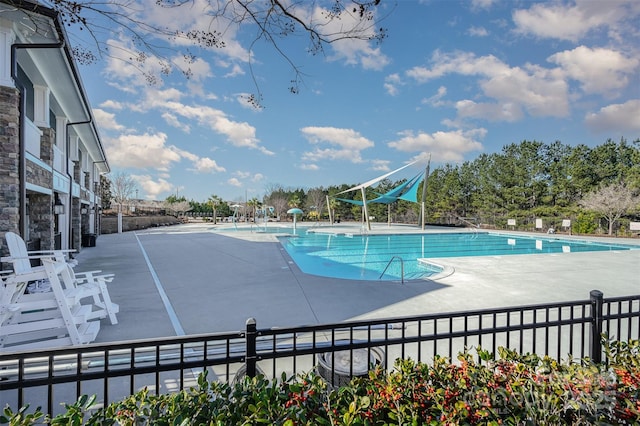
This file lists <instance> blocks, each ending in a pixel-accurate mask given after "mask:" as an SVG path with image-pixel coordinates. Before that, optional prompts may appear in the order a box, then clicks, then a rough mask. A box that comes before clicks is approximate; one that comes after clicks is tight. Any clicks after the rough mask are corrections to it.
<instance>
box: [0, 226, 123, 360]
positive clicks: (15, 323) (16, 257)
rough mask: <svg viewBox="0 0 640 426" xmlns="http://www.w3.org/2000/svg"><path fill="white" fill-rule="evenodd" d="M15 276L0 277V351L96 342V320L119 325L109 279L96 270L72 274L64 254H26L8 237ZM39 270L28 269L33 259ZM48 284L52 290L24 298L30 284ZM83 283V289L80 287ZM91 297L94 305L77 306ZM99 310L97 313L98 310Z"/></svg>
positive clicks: (15, 238)
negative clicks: (102, 319) (111, 296)
mask: <svg viewBox="0 0 640 426" xmlns="http://www.w3.org/2000/svg"><path fill="white" fill-rule="evenodd" d="M6 239H7V243H8V246H9V251H10V253H11V256H9V257H5V258H2V259H1V260H2V261H3V262H10V263H11V264H12V266H13V268H14V271H13V272H12V273H10V274H7V273H4V274H2V275H1V277H2V279H3V280H2V288H1V292H0V350H1V349H2V348H4V349H8V350H13V349H15V350H18V349H20V350H22V349H33V348H42V347H52V346H67V345H80V344H85V343H90V342H92V341H93V340H95V338H96V336H97V334H98V331H99V330H100V321H91V320H93V319H97V318H105V317H107V316H109V319H110V320H111V322H112V323H113V324H115V323H117V319H116V317H115V314H116V313H117V312H118V305H116V304H114V303H112V302H111V299H110V297H109V292H108V290H107V288H106V282H107V281H110V280H111V279H113V275H96V274H97V272H99V271H92V272H89V273H85V274H77V275H78V277H76V274H74V271H73V269H72V268H71V266H70V265H69V264H68V263H67V262H66V261H65V259H64V252H62V251H59V252H36V254H35V255H34V252H27V250H26V244H24V241H23V240H22V238H20V237H19V236H18V235H16V234H13V233H7V235H6ZM34 258H36V259H39V260H40V261H41V262H42V265H41V266H35V267H32V266H31V262H30V260H31V259H34ZM44 279H46V280H48V282H49V284H50V286H51V291H50V292H43V293H31V294H27V293H25V288H26V286H27V283H28V282H29V281H34V280H44ZM80 282H83V283H84V284H79V283H80ZM87 297H91V298H92V300H93V303H89V304H82V303H81V301H82V300H83V299H85V298H87ZM96 308H97V309H96Z"/></svg>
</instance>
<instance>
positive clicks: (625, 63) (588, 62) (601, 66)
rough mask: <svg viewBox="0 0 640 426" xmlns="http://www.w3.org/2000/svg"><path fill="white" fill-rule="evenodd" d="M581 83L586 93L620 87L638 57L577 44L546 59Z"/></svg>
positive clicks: (605, 92)
mask: <svg viewBox="0 0 640 426" xmlns="http://www.w3.org/2000/svg"><path fill="white" fill-rule="evenodd" d="M547 60H548V61H549V62H553V63H555V64H558V65H560V66H561V67H562V69H563V71H564V72H565V73H566V74H567V76H569V77H570V78H572V79H574V80H578V81H579V82H580V83H581V87H582V90H583V91H585V92H586V93H602V94H607V93H609V92H612V91H617V90H620V89H622V88H624V87H626V86H627V85H628V83H629V79H628V76H630V75H632V74H633V73H635V72H637V68H638V64H639V63H640V61H638V59H636V58H629V57H626V56H624V55H623V54H621V53H620V52H617V51H615V50H611V49H604V48H593V49H592V48H589V47H586V46H578V47H576V48H575V49H573V50H565V51H563V52H558V53H556V54H554V55H551V56H550V57H549V58H548V59H547Z"/></svg>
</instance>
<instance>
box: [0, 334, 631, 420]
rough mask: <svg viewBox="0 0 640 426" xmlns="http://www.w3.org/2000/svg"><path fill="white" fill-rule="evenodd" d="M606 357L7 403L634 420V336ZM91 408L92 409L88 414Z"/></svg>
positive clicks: (311, 416)
mask: <svg viewBox="0 0 640 426" xmlns="http://www.w3.org/2000/svg"><path fill="white" fill-rule="evenodd" d="M606 351H607V357H606V359H607V361H606V362H605V363H602V364H594V363H592V362H590V361H589V360H582V361H578V360H567V361H565V362H557V361H555V360H553V359H550V358H548V357H539V356H537V355H519V354H517V353H515V352H514V351H511V350H507V349H503V348H501V349H500V350H499V354H498V355H499V357H498V359H497V360H493V357H492V356H491V354H489V353H487V352H485V351H482V350H478V351H477V353H478V356H475V355H472V354H471V353H469V352H465V353H461V354H459V356H458V358H457V360H456V362H453V363H452V362H450V360H448V359H445V358H442V357H437V358H435V359H434V360H433V363H432V364H422V363H417V362H414V361H412V360H397V361H396V363H395V366H394V369H393V370H392V371H390V372H386V371H384V370H383V369H382V368H380V367H376V368H375V369H374V370H373V371H371V372H370V373H369V377H365V378H356V379H353V380H352V381H351V383H350V384H349V385H348V386H344V387H341V388H339V389H331V388H330V387H328V386H327V384H326V383H325V381H324V380H323V379H322V378H321V377H320V376H318V375H317V374H315V373H309V374H304V375H300V376H297V377H293V378H286V377H285V376H282V377H281V378H280V379H279V380H267V379H265V378H264V377H263V376H258V377H256V378H253V379H250V378H245V379H244V380H243V381H240V382H239V383H235V384H225V383H218V382H209V381H207V380H206V374H203V375H202V376H201V377H200V379H199V384H198V387H196V388H192V389H189V390H184V391H181V392H178V393H174V394H169V395H150V394H149V393H148V392H147V391H146V390H143V391H141V392H138V393H136V394H135V395H132V396H130V397H128V398H126V399H124V400H122V401H119V402H115V403H112V404H110V405H109V406H107V407H104V408H102V409H99V410H97V411H94V412H92V411H91V410H90V404H91V400H90V399H88V398H87V397H83V398H81V399H80V400H79V401H78V402H77V403H76V404H74V405H70V406H67V412H66V413H65V414H61V415H59V416H57V417H55V418H48V417H46V416H44V415H43V414H42V413H41V412H40V411H39V410H36V412H35V413H31V414H27V410H26V409H24V408H23V409H21V410H20V411H18V412H15V413H14V412H12V411H11V410H10V409H9V408H6V409H5V412H4V416H0V423H10V424H11V425H27V424H34V423H36V422H37V423H43V422H44V423H50V424H65V425H76V424H77V425H80V424H87V425H112V424H118V425H147V424H153V425H169V424H171V425H254V424H260V423H262V424H275V425H285V426H293V425H391V424H393V425H461V424H467V425H474V424H481V425H500V424H505V425H545V424H546V425H562V424H565V425H578V424H582V425H584V424H589V425H591V424H617V425H632V424H639V423H640V342H638V341H630V342H612V343H609V344H607V346H606ZM89 413H91V414H89Z"/></svg>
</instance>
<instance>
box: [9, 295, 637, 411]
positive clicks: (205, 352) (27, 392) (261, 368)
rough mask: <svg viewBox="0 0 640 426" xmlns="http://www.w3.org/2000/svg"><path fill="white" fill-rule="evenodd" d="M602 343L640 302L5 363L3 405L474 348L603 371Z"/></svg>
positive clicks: (154, 344) (335, 380)
mask: <svg viewBox="0 0 640 426" xmlns="http://www.w3.org/2000/svg"><path fill="white" fill-rule="evenodd" d="M602 333H606V334H607V335H608V336H609V338H611V339H614V340H631V339H638V338H640V295H637V296H627V297H616V298H607V299H604V298H603V295H602V293H601V292H600V291H597V290H594V291H592V292H591V294H590V298H589V299H588V300H581V301H573V302H562V303H554V304H542V305H528V306H519V307H509V308H497V309H485V310H477V311H465V312H453V313H446V314H429V315H422V316H413V317H402V318H391V319H375V320H362V321H351V322H344V323H337V324H326V325H314V326H306V327H291V328H273V329H259V328H258V327H257V324H256V322H255V320H253V319H249V320H248V321H247V327H246V329H245V330H243V331H237V332H231V333H216V334H205V335H193V336H186V337H172V338H164V339H148V340H136V341H127V342H118V343H110V344H92V345H88V346H81V347H70V348H60V349H52V350H47V351H32V352H23V353H0V401H3V403H6V404H9V405H10V406H11V407H13V408H14V409H15V408H18V407H21V406H23V405H25V404H30V405H31V406H32V407H35V406H42V408H43V409H44V410H45V411H46V412H48V413H51V414H56V413H57V412H60V411H62V410H63V409H62V407H61V404H62V403H63V402H72V401H75V400H76V399H77V398H78V397H79V396H80V395H82V394H96V395H97V396H98V401H100V402H101V403H102V404H108V403H109V402H112V401H115V400H119V399H122V398H124V397H125V396H127V395H130V394H132V393H134V392H136V391H137V390H139V389H142V388H144V387H147V388H148V389H149V390H150V391H152V392H156V393H163V392H174V391H178V390H180V389H183V388H188V387H190V386H193V385H195V384H196V381H197V377H198V375H199V374H200V373H201V372H202V371H203V370H207V371H208V374H209V379H214V380H221V381H226V382H231V381H233V380H235V379H237V378H238V377H240V376H242V375H249V376H253V375H255V374H257V373H262V374H265V375H266V376H268V377H280V375H281V374H282V372H285V373H286V374H287V375H288V376H291V375H295V374H297V373H301V372H307V371H311V370H312V369H317V371H318V372H319V373H320V374H321V375H322V376H323V377H325V379H326V380H327V381H329V382H330V383H332V384H333V385H341V384H343V383H346V382H347V381H348V380H349V378H350V377H352V376H357V375H361V374H366V371H367V369H368V368H369V367H370V365H371V364H372V363H377V364H382V365H385V366H387V367H390V366H391V365H392V364H393V361H394V360H395V359H397V358H412V359H415V360H417V361H421V362H427V363H428V362H430V361H431V360H432V359H433V357H434V356H435V355H441V356H447V357H451V358H453V360H454V362H455V356H456V354H457V353H458V352H460V351H463V350H465V349H466V348H473V347H476V348H477V347H481V348H483V349H485V350H489V351H491V352H493V353H494V354H495V353H496V352H497V349H498V347H500V346H503V347H507V348H510V349H513V350H516V351H518V352H520V353H537V354H539V355H549V356H551V357H553V358H556V359H558V360H560V359H566V358H568V357H569V355H571V356H572V357H573V358H585V357H589V358H591V359H593V360H594V361H596V362H599V361H601V360H602V356H603V350H602V347H601V335H602Z"/></svg>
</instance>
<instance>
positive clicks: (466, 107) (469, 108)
mask: <svg viewBox="0 0 640 426" xmlns="http://www.w3.org/2000/svg"><path fill="white" fill-rule="evenodd" d="M456 109H457V110H458V117H460V118H482V119H487V120H489V121H507V122H514V121H518V120H520V119H522V117H523V116H524V114H523V113H522V108H520V105H518V104H515V103H512V102H505V103H501V104H495V103H494V104H492V103H477V102H474V101H471V100H462V101H458V102H456Z"/></svg>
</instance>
